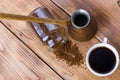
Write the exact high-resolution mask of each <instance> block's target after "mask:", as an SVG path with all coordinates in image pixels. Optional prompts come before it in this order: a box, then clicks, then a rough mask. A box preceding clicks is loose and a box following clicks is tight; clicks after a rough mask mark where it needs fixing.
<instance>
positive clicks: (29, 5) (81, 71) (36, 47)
mask: <svg viewBox="0 0 120 80" xmlns="http://www.w3.org/2000/svg"><path fill="white" fill-rule="evenodd" d="M9 4H11V5H9ZM6 5H7V6H6ZM41 5H44V6H46V7H47V8H49V9H50V10H51V12H52V13H53V14H54V15H55V16H56V18H58V19H64V20H69V19H70V18H69V16H67V15H65V13H63V11H62V10H60V9H59V8H58V7H56V6H55V5H54V4H53V3H52V2H50V1H49V0H46V1H44V0H36V1H34V0H27V1H25V0H16V1H15V0H2V3H0V9H1V11H2V12H8V13H14V14H24V15H28V14H29V13H30V12H31V11H32V10H34V9H36V8H38V7H40V6H41ZM21 6H22V7H21ZM2 22H3V23H5V25H6V26H7V28H8V29H10V30H11V31H12V32H13V33H14V34H15V35H16V36H17V37H18V38H19V39H21V40H22V41H23V42H24V43H25V44H26V45H27V46H28V47H30V48H31V49H32V50H33V51H34V52H35V53H37V55H39V56H40V57H41V58H42V59H43V60H44V61H45V62H46V63H47V64H48V65H49V66H51V67H52V68H53V69H54V70H55V71H56V72H57V73H58V74H59V75H61V76H62V77H63V78H64V79H66V80H78V79H80V80H83V79H85V80H87V79H88V78H89V79H92V78H96V76H94V75H92V74H91V73H90V72H88V70H86V69H85V68H83V67H81V66H80V67H78V66H72V67H69V66H68V65H67V64H66V63H65V62H64V61H58V60H57V59H56V57H55V55H54V54H53V53H52V52H49V51H48V48H47V47H46V46H43V45H42V43H41V41H40V39H39V37H38V36H37V34H36V33H35V31H34V29H33V28H32V27H31V26H29V25H28V24H27V23H25V22H22V21H21V22H20V21H12V20H2ZM73 42H75V43H77V45H78V46H79V48H80V50H81V52H82V53H83V55H84V57H85V56H86V52H87V50H88V49H89V48H90V47H91V46H92V45H93V44H95V43H98V40H97V39H95V38H93V39H91V40H90V41H87V42H77V41H74V40H73ZM86 73H87V74H86ZM89 75H91V76H89ZM51 76H52V75H51ZM86 76H87V77H86ZM52 77H53V76H52Z"/></svg>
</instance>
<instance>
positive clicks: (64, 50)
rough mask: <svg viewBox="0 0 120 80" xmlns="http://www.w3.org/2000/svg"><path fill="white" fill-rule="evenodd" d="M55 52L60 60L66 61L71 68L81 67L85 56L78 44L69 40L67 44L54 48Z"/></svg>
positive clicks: (57, 45) (59, 44)
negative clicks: (74, 66)
mask: <svg viewBox="0 0 120 80" xmlns="http://www.w3.org/2000/svg"><path fill="white" fill-rule="evenodd" d="M53 52H54V54H55V55H56V57H57V58H58V59H59V60H64V61H66V63H68V65H69V66H73V65H81V64H82V63H83V56H82V54H81V52H80V51H79V48H78V47H77V46H76V44H73V42H72V41H71V40H68V41H67V42H66V43H65V44H61V43H58V44H56V45H55V46H53Z"/></svg>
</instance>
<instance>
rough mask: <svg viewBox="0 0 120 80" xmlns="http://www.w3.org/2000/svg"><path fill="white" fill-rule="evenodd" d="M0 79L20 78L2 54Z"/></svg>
mask: <svg viewBox="0 0 120 80" xmlns="http://www.w3.org/2000/svg"><path fill="white" fill-rule="evenodd" d="M0 54H1V52H0ZM6 76H7V77H6ZM0 80H22V78H21V77H20V76H19V75H18V74H17V73H16V71H15V70H14V69H13V68H12V66H10V64H9V63H8V61H7V60H6V59H5V58H3V57H2V56H0Z"/></svg>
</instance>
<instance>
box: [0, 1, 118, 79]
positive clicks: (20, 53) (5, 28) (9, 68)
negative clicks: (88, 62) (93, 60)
mask: <svg viewBox="0 0 120 80" xmlns="http://www.w3.org/2000/svg"><path fill="white" fill-rule="evenodd" d="M0 1H1V2H0V12H6V13H14V14H21V15H28V14H29V13H30V12H31V11H32V10H34V9H36V8H38V7H40V6H45V7H47V8H48V9H49V10H51V12H52V13H53V14H54V15H55V16H56V18H58V19H63V20H69V19H70V15H71V14H72V13H73V12H74V11H75V10H76V9H80V8H83V9H86V10H88V11H89V12H90V13H91V14H93V15H94V17H95V18H96V19H97V23H98V32H97V34H96V35H95V37H94V38H92V39H91V40H90V41H86V42H77V41H74V40H73V41H74V42H75V43H76V44H77V45H78V46H79V48H80V51H81V52H82V53H83V55H84V57H85V56H86V52H87V51H88V49H89V48H90V47H91V46H92V45H94V44H95V43H99V42H101V41H102V40H103V38H104V37H105V36H106V37H108V39H109V43H110V44H112V45H113V46H114V47H115V48H116V49H117V50H118V52H119V53H120V28H119V27H120V6H119V5H120V3H118V0H0ZM118 4H119V5H118ZM22 79H23V80H63V79H65V80H120V67H119V68H118V69H117V71H116V72H115V73H114V74H112V75H111V76H108V77H97V76H95V75H93V74H92V73H91V72H90V71H89V70H88V69H86V66H79V67H78V66H72V67H69V66H68V65H67V64H66V63H65V62H64V61H58V60H57V58H56V56H55V55H54V54H53V53H52V52H49V51H48V47H46V46H42V44H41V41H40V39H39V37H38V36H37V34H36V33H35V31H34V30H33V28H32V27H31V26H29V25H28V24H27V23H26V22H23V21H13V20H3V19H0V80H22Z"/></svg>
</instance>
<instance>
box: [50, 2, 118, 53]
mask: <svg viewBox="0 0 120 80" xmlns="http://www.w3.org/2000/svg"><path fill="white" fill-rule="evenodd" d="M52 1H53V2H54V3H55V4H56V5H58V6H59V7H61V8H62V9H63V10H64V11H66V12H67V13H68V14H69V15H72V13H73V12H74V11H75V10H76V9H80V8H82V9H86V10H88V11H89V12H90V13H91V14H93V15H94V17H95V18H96V19H97V23H98V27H99V29H98V32H97V35H96V38H97V39H99V40H101V39H103V37H104V36H106V37H108V39H109V42H110V43H111V44H112V45H113V46H115V47H116V48H117V50H118V51H119V52H120V47H119V46H120V43H119V42H120V38H119V36H120V34H119V33H120V29H119V25H120V16H119V13H120V7H119V4H118V2H119V0H109V1H108V0H105V1H103V0H84V1H83V0H74V1H73V0H65V1H64V0H52ZM66 3H67V4H69V5H66ZM113 35H115V36H113Z"/></svg>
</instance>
